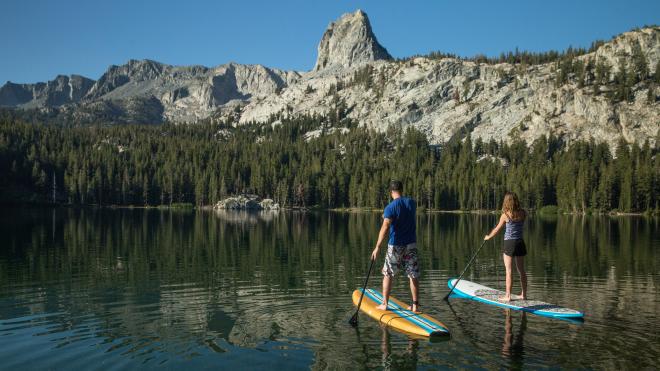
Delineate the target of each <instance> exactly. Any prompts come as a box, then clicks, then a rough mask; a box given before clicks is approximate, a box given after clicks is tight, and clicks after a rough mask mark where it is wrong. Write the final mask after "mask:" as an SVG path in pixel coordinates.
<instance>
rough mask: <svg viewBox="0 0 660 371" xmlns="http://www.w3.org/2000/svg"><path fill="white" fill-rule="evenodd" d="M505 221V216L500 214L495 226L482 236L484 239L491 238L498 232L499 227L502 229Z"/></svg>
mask: <svg viewBox="0 0 660 371" xmlns="http://www.w3.org/2000/svg"><path fill="white" fill-rule="evenodd" d="M505 223H506V217H505V216H504V214H502V215H501V216H500V222H499V223H497V225H496V226H495V228H493V230H492V231H490V233H489V234H487V235H486V236H485V237H484V240H490V239H491V238H493V237H494V236H495V235H496V234H497V233H499V231H500V229H502V227H503V226H504V224H505Z"/></svg>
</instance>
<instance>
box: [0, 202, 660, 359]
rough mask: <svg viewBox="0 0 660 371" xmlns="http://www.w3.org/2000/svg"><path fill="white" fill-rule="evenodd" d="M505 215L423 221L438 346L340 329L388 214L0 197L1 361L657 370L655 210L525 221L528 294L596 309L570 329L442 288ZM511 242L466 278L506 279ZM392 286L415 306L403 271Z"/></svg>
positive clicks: (374, 330)
mask: <svg viewBox="0 0 660 371" xmlns="http://www.w3.org/2000/svg"><path fill="white" fill-rule="evenodd" d="M496 218H497V216H496V215H476V214H420V215H418V222H417V223H418V224H417V226H418V246H419V248H420V259H421V260H420V263H421V266H422V276H421V294H420V301H421V304H422V309H423V310H424V311H426V312H427V313H429V314H431V315H433V316H434V317H436V318H438V319H439V320H441V321H442V322H444V323H445V324H446V325H447V326H448V327H449V330H450V331H451V337H450V338H448V339H443V340H440V341H434V342H429V341H424V340H416V339H410V338H408V337H407V336H406V335H404V334H401V333H399V332H397V331H393V330H388V329H386V328H381V327H380V326H379V325H378V323H376V321H374V320H372V319H370V318H369V317H367V316H366V315H361V316H360V321H359V326H358V328H357V329H354V328H352V327H351V326H349V325H348V324H347V321H348V319H349V318H350V317H351V315H352V314H353V311H354V310H355V308H354V306H353V304H352V302H351V299H350V295H351V293H352V291H353V290H354V289H356V288H357V287H359V286H360V285H362V284H363V281H364V278H365V276H366V273H367V268H368V265H369V255H370V253H371V250H372V248H373V245H374V243H375V240H376V235H377V232H378V228H379V226H380V222H381V216H380V214H379V213H370V212H363V213H339V212H310V213H303V212H291V211H281V212H278V213H273V212H270V213H246V212H216V211H199V212H196V211H178V210H157V209H93V208H86V209H72V208H59V209H34V210H33V209H27V210H21V209H11V208H5V209H4V212H3V213H2V216H0V219H1V220H2V222H1V223H0V232H1V235H2V239H1V248H0V359H1V360H2V362H1V364H0V368H2V369H45V368H51V369H104V370H105V369H129V368H138V367H139V368H142V369H183V368H187V369H207V368H208V369H218V368H220V369H232V368H233V369H266V368H267V369H309V368H313V369H339V368H342V369H344V368H348V369H356V368H357V369H361V368H382V369H415V368H418V369H438V368H454V367H457V368H474V369H493V368H495V369H498V368H514V369H520V368H546V367H552V368H571V369H574V368H590V369H631V368H634V369H645V368H646V369H653V368H655V367H657V362H658V360H659V359H660V320H658V313H659V309H660V219H658V218H645V217H636V216H626V217H611V216H559V217H540V216H533V217H531V218H530V219H529V221H528V222H527V223H526V225H525V233H526V234H525V239H526V243H527V247H528V251H529V254H528V256H527V258H526V266H527V270H528V275H529V291H530V297H531V298H535V299H540V300H544V301H547V302H551V303H557V304H561V305H564V306H567V307H571V308H574V309H578V310H581V311H584V312H585V322H584V323H572V322H567V321H562V320H557V319H550V318H544V317H539V316H535V315H532V314H527V315H525V314H522V313H521V312H517V311H511V312H508V311H506V310H503V309H500V308H496V307H492V306H488V305H484V304H480V303H477V302H475V301H469V300H464V299H451V300H450V302H449V304H447V303H446V302H444V301H443V300H442V298H443V296H444V295H445V294H446V293H447V291H448V288H447V279H448V278H450V277H455V276H457V275H458V274H459V273H460V272H461V271H462V269H463V267H464V266H465V264H466V263H467V261H468V260H469V258H470V257H471V255H472V253H473V252H474V251H475V249H477V248H478V247H479V244H480V243H481V239H482V238H483V235H484V234H486V233H487V232H488V230H489V228H491V227H492V226H493V225H494V224H495V222H496ZM501 240H502V234H500V235H499V236H497V237H496V238H495V239H494V241H493V242H488V243H487V244H486V245H485V246H484V248H483V249H482V250H481V252H480V254H479V257H478V259H477V260H476V261H475V263H474V266H473V268H472V269H470V270H469V271H468V273H467V274H466V278H467V279H469V280H472V281H477V282H480V283H482V284H485V285H488V286H491V287H495V288H500V289H502V288H503V287H504V271H503V264H502V258H501ZM383 255H384V254H382V253H381V257H380V259H379V261H378V266H379V267H380V266H381V265H382V259H383ZM514 277H515V276H514ZM381 278H382V276H381V274H380V272H379V270H377V271H376V272H375V273H374V274H372V277H371V279H370V283H369V285H370V286H371V287H377V288H380V284H381ZM517 290H519V282H518V281H514V292H516V291H517ZM393 295H394V296H396V297H398V298H400V299H402V300H404V301H409V300H410V299H409V297H410V296H409V291H408V286H407V280H406V279H405V278H404V277H401V276H400V277H398V278H397V279H396V280H395V284H394V288H393Z"/></svg>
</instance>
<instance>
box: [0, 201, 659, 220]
mask: <svg viewBox="0 0 660 371" xmlns="http://www.w3.org/2000/svg"><path fill="white" fill-rule="evenodd" d="M2 205H3V206H8V207H35V208H42V207H43V208H78V209H86V208H97V209H144V210H151V209H156V210H201V211H213V210H216V209H214V208H213V205H203V206H195V205H192V204H179V205H172V206H170V205H146V206H145V205H96V204H89V205H74V204H66V203H62V204H53V203H27V204H13V203H9V204H2ZM232 210H233V211H250V212H261V211H269V212H270V211H297V212H315V211H327V212H334V213H381V212H382V211H383V209H382V208H372V207H336V208H323V207H319V206H309V207H299V206H296V207H288V206H287V207H281V208H280V209H276V210H248V209H227V210H226V211H232ZM499 212H500V210H484V209H475V210H442V209H426V208H420V209H418V210H417V214H474V215H488V214H499ZM530 214H532V215H538V216H545V217H552V216H560V215H572V216H641V217H660V211H649V212H618V211H616V212H615V211H609V212H563V211H559V210H558V211H557V212H556V213H542V212H539V211H536V210H534V209H530Z"/></svg>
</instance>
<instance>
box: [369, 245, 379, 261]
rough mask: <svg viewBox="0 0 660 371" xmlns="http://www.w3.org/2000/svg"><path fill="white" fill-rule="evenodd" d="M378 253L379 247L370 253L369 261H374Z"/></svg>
mask: <svg viewBox="0 0 660 371" xmlns="http://www.w3.org/2000/svg"><path fill="white" fill-rule="evenodd" d="M379 252H380V247H379V246H376V248H375V249H374V251H373V252H372V253H371V260H376V259H377V258H378V253H379Z"/></svg>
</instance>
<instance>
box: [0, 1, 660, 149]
mask: <svg viewBox="0 0 660 371" xmlns="http://www.w3.org/2000/svg"><path fill="white" fill-rule="evenodd" d="M641 59H643V64H644V65H645V68H646V71H647V73H646V76H641V78H640V77H639V76H636V75H633V74H632V71H635V69H639V68H640V67H639V63H641V62H640V60H641ZM659 61H660V27H647V28H643V29H639V30H635V31H630V32H626V33H623V34H621V35H618V36H616V37H615V38H613V39H612V40H610V41H608V42H605V43H602V44H601V45H599V46H598V47H597V48H595V49H594V50H592V51H591V52H589V53H580V54H579V55H578V56H576V57H575V58H573V59H571V60H570V61H569V62H570V63H569V64H568V66H567V65H566V64H565V63H564V61H560V60H556V61H552V62H549V63H535V64H524V63H515V64H510V63H498V64H497V63H492V62H488V63H487V62H483V61H479V60H475V59H472V60H468V59H459V58H438V57H434V56H427V57H416V58H409V59H405V60H398V61H394V60H392V57H391V56H390V55H389V53H388V52H387V50H386V49H385V48H383V47H382V46H381V45H380V44H379V43H378V41H377V40H376V37H375V36H374V33H373V31H372V29H371V25H370V23H369V20H368V18H367V15H366V14H365V13H364V12H362V11H360V10H358V11H356V12H354V13H349V14H344V15H343V16H342V17H341V18H340V19H339V20H337V21H336V22H333V23H331V24H330V25H329V26H328V28H327V30H326V31H325V33H324V34H323V37H322V38H321V42H320V43H319V46H318V57H317V61H316V64H315V67H314V69H313V70H312V71H309V72H306V73H299V72H294V71H282V70H277V69H271V68H267V67H264V66H260V65H240V64H235V63H229V64H225V65H220V66H217V67H212V68H208V67H203V66H171V65H166V64H161V63H158V62H154V61H150V60H142V61H135V60H131V61H129V62H128V63H127V64H125V65H122V66H111V67H110V68H109V69H108V70H107V71H106V73H104V74H103V76H101V78H99V80H97V81H92V80H89V79H86V78H83V77H80V76H71V77H66V76H58V77H57V78H56V79H55V80H53V81H50V82H48V83H38V84H14V83H7V84H6V85H4V86H3V87H2V88H0V106H5V107H14V108H20V109H29V108H37V109H41V110H50V111H54V114H52V115H51V116H55V117H58V116H60V117H61V116H62V115H65V117H66V118H67V119H70V120H75V121H78V122H120V123H124V122H129V123H130V122H135V123H159V122H163V121H164V120H169V121H174V122H195V121H198V120H200V119H206V118H209V117H210V118H211V119H214V120H215V119H217V120H221V119H228V118H230V117H231V118H232V119H233V120H234V122H238V123H248V122H256V123H266V122H269V121H271V120H272V119H273V118H274V117H275V118H278V117H279V118H281V117H287V116H295V115H303V114H319V115H327V114H328V113H330V112H338V111H339V110H341V111H342V114H343V116H345V117H347V118H350V119H354V120H357V121H358V122H359V123H360V124H361V125H366V126H368V127H372V128H375V129H378V130H385V129H386V128H388V127H390V126H392V125H395V126H400V127H404V128H405V127H408V126H412V127H415V128H417V129H419V130H421V131H423V132H424V133H426V134H427V136H428V138H429V139H430V141H431V142H432V143H435V144H441V143H444V142H446V141H448V140H450V139H452V138H459V139H460V138H463V137H465V136H471V137H472V138H473V139H476V138H482V139H483V140H486V141H488V140H491V139H494V140H497V141H499V140H504V141H509V140H511V139H513V138H521V139H523V140H525V141H527V142H531V141H533V140H534V139H535V138H538V137H539V136H541V135H547V134H554V135H556V136H561V137H563V138H564V139H565V140H567V141H572V140H577V139H586V140H589V139H594V140H596V141H605V142H608V143H609V144H610V145H614V144H615V143H616V142H617V141H618V140H619V139H620V138H624V139H625V140H627V141H629V142H633V141H637V142H640V143H641V142H643V141H645V140H647V139H648V140H650V141H651V143H652V144H654V143H655V140H656V138H657V137H658V136H659V135H660V134H659V130H660V106H659V105H658V102H657V101H658V99H657V98H658V93H659V92H658V90H660V86H658V83H657V82H655V81H658V76H651V75H653V74H654V73H655V71H657V66H658V63H659ZM560 62H561V63H560ZM622 68H623V71H622ZM641 75H643V74H641ZM621 89H623V90H624V93H621V92H620V90H621ZM626 89H627V90H626ZM621 94H625V96H626V99H620V97H619V99H613V97H617V96H618V95H621Z"/></svg>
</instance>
